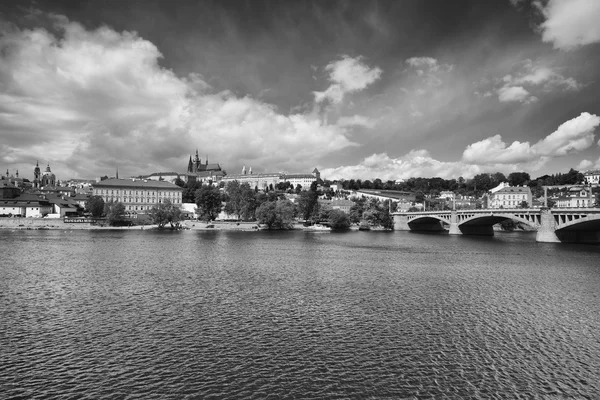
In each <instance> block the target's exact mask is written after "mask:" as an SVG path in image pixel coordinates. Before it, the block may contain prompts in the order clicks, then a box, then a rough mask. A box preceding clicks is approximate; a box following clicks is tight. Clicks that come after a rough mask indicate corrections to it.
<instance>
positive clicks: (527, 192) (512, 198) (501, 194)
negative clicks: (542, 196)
mask: <svg viewBox="0 0 600 400" xmlns="http://www.w3.org/2000/svg"><path fill="white" fill-rule="evenodd" d="M496 189H497V190H496ZM492 190H494V192H492ZM492 190H490V191H489V192H488V194H487V196H486V199H487V208H520V207H521V205H522V204H523V202H526V203H527V206H528V207H531V205H532V204H533V195H532V193H531V189H530V188H529V186H507V185H504V186H503V187H501V188H494V189H492Z"/></svg>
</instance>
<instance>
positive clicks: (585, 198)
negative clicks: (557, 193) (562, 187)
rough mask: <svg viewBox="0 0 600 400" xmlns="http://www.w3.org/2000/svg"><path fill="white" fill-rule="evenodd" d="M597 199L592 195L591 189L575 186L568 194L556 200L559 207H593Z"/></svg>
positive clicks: (556, 205)
mask: <svg viewBox="0 0 600 400" xmlns="http://www.w3.org/2000/svg"><path fill="white" fill-rule="evenodd" d="M594 202H595V199H594V198H593V197H592V196H591V193H590V190H588V189H586V188H582V187H573V188H571V189H570V190H569V192H568V193H567V195H566V196H562V197H559V198H558V199H557V200H556V204H555V207H558V208H585V207H592V206H593V205H594Z"/></svg>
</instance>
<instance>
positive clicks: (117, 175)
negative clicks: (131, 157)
mask: <svg viewBox="0 0 600 400" xmlns="http://www.w3.org/2000/svg"><path fill="white" fill-rule="evenodd" d="M115 178H117V179H119V167H117V174H116V175H115Z"/></svg>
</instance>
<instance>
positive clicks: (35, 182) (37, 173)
mask: <svg viewBox="0 0 600 400" xmlns="http://www.w3.org/2000/svg"><path fill="white" fill-rule="evenodd" d="M41 174H42V173H41V171H40V164H39V162H38V161H36V162H35V168H34V169H33V187H34V188H35V189H39V188H40V183H41V182H40V175H41Z"/></svg>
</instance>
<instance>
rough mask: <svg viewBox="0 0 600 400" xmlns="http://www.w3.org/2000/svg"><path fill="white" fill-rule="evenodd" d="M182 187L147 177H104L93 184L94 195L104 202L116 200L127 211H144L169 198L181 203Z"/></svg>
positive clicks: (172, 201) (173, 201)
mask: <svg viewBox="0 0 600 400" xmlns="http://www.w3.org/2000/svg"><path fill="white" fill-rule="evenodd" d="M182 192H183V189H182V188H180V187H179V186H177V185H174V184H172V183H170V182H165V181H154V180H148V179H137V178H131V179H116V178H114V179H105V180H103V181H100V182H96V183H95V184H94V195H95V196H100V197H102V199H103V200H104V201H105V202H109V201H118V202H121V203H123V205H125V211H127V212H128V213H134V214H135V213H137V212H146V211H149V210H150V209H151V208H152V206H154V205H155V204H158V203H162V202H164V201H165V200H170V201H171V203H173V204H177V205H181V196H182Z"/></svg>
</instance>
